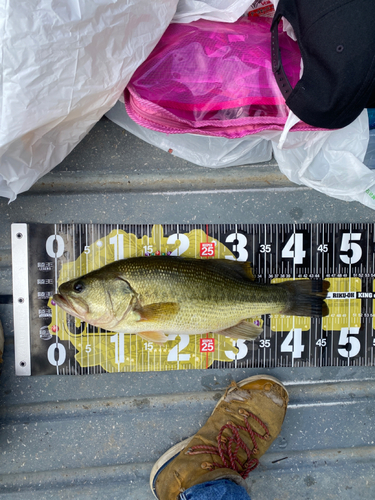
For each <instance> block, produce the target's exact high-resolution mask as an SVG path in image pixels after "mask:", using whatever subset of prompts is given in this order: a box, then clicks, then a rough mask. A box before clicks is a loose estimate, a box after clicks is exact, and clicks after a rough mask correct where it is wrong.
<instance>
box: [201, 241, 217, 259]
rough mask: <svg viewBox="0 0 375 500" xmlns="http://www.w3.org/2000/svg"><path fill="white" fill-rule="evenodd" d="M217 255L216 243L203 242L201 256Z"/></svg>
mask: <svg viewBox="0 0 375 500" xmlns="http://www.w3.org/2000/svg"><path fill="white" fill-rule="evenodd" d="M214 255H215V243H214V242H211V243H201V251H200V256H201V257H213V256H214Z"/></svg>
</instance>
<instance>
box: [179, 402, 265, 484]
mask: <svg viewBox="0 0 375 500" xmlns="http://www.w3.org/2000/svg"><path fill="white" fill-rule="evenodd" d="M238 413H239V414H240V415H241V416H242V417H243V420H244V424H245V426H242V425H235V424H234V423H233V422H227V423H226V424H225V425H223V427H222V428H221V429H220V432H219V434H218V437H217V441H218V446H217V447H216V446H208V445H196V446H192V447H191V448H189V449H188V450H187V452H186V453H187V454H189V455H200V454H211V455H217V456H219V457H220V458H221V460H222V462H223V463H222V464H220V463H217V462H203V464H202V467H203V468H207V469H214V468H226V469H233V470H235V471H236V472H238V473H239V474H240V475H241V476H242V477H243V479H246V478H247V476H248V475H249V474H250V472H251V471H252V470H254V469H255V468H256V467H257V465H258V463H259V460H258V459H257V458H255V457H254V456H253V455H256V454H257V453H258V444H257V441H256V438H258V439H265V440H268V439H270V434H269V430H268V428H267V426H266V425H265V424H264V423H263V422H262V421H261V420H260V419H259V418H258V417H257V416H256V415H254V414H253V413H250V412H248V411H247V410H244V409H240V410H239V411H238ZM250 418H252V419H253V420H255V421H256V422H258V424H259V425H260V426H261V427H262V428H263V429H264V431H265V434H259V433H258V432H256V431H254V429H252V428H251V427H250V424H249V419H250ZM225 429H229V430H230V431H231V436H230V437H225V436H223V432H224V431H225ZM240 430H242V431H247V432H248V433H249V435H250V438H251V442H252V443H253V449H252V450H250V448H249V447H248V446H247V444H246V443H245V442H244V441H243V439H242V438H241V436H240V433H239V431H240ZM240 448H242V450H244V452H245V453H246V459H245V461H244V462H241V461H240V460H239V458H238V451H239V450H240Z"/></svg>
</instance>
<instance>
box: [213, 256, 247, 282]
mask: <svg viewBox="0 0 375 500" xmlns="http://www.w3.org/2000/svg"><path fill="white" fill-rule="evenodd" d="M209 265H211V266H212V267H213V268H216V269H221V270H222V271H224V272H225V273H228V274H229V276H233V277H235V276H237V278H246V280H249V279H250V280H252V281H254V280H255V276H254V274H253V269H252V267H251V262H238V260H229V259H228V260H223V259H210V260H209Z"/></svg>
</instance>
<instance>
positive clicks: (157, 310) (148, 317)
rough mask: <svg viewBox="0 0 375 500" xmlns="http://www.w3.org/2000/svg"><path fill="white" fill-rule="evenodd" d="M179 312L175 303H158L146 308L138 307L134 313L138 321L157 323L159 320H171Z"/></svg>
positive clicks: (178, 307)
mask: <svg viewBox="0 0 375 500" xmlns="http://www.w3.org/2000/svg"><path fill="white" fill-rule="evenodd" d="M179 310H180V306H179V304H177V302H158V303H155V304H148V305H147V306H141V305H138V306H137V307H136V308H135V309H134V312H136V313H138V314H139V320H138V321H158V320H161V319H171V317H173V316H175V315H176V314H177V313H178V311H179Z"/></svg>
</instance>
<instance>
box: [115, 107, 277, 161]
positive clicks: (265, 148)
mask: <svg viewBox="0 0 375 500" xmlns="http://www.w3.org/2000/svg"><path fill="white" fill-rule="evenodd" d="M106 116H107V118H109V119H110V120H111V121H113V122H114V123H116V124H117V125H119V126H120V127H122V128H124V129H125V130H127V131H128V132H130V133H131V134H133V135H135V136H137V137H139V138H140V139H143V140H144V141H146V142H148V143H149V144H152V145H153V146H156V147H158V148H160V149H162V150H163V151H167V152H169V153H171V154H173V155H174V156H178V157H179V158H183V159H184V160H187V161H191V162H192V163H195V164H196V165H200V166H202V167H211V168H221V167H234V166H236V165H244V164H247V163H260V162H263V161H268V160H270V159H271V157H272V144H271V142H270V141H269V140H267V139H268V138H271V137H273V136H276V135H279V133H278V132H271V133H267V132H265V133H264V134H263V135H252V136H247V137H243V138H240V139H226V138H225V137H210V136H203V135H194V134H164V133H162V132H156V131H154V130H150V129H147V128H144V127H141V125H138V124H137V123H135V122H134V121H133V120H132V119H131V118H129V115H128V114H127V112H126V109H125V105H124V104H123V103H122V102H120V101H119V102H118V103H117V104H116V105H115V106H114V107H113V108H112V109H111V110H110V111H109V112H108V113H107V114H106ZM266 138H267V139H266Z"/></svg>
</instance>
